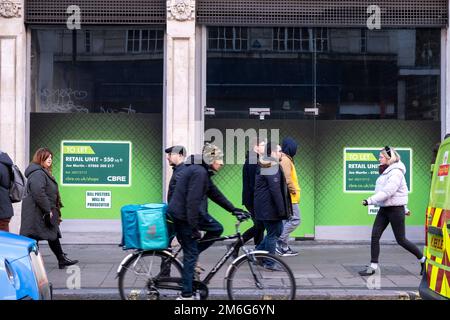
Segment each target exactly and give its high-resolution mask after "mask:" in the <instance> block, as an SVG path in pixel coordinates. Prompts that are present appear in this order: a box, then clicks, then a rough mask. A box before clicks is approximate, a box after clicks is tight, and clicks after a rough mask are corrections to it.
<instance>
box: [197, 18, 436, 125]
mask: <svg viewBox="0 0 450 320" xmlns="http://www.w3.org/2000/svg"><path fill="white" fill-rule="evenodd" d="M214 30H215V31H213V32H217V28H215V29H214ZM440 34H441V30H440V29H437V28H436V29H430V30H425V29H419V28H417V29H413V28H403V29H386V30H366V29H360V28H332V29H328V28H300V27H298V28H292V27H283V26H280V27H273V28H267V27H259V28H258V27H252V28H249V39H250V40H249V43H250V44H251V48H249V50H252V51H258V54H252V55H242V54H235V55H233V54H231V53H229V54H227V55H226V56H223V55H221V54H216V53H215V52H211V51H209V52H208V60H207V93H206V94H207V106H208V107H210V108H214V110H215V114H214V116H213V117H216V118H220V117H222V118H248V117H250V116H249V109H250V108H269V109H270V116H268V117H267V118H268V119H292V118H297V119H310V118H311V115H310V114H308V112H307V111H305V109H306V108H308V109H309V108H312V107H314V106H317V107H318V109H319V114H318V115H317V118H318V119H332V120H335V119H342V120H344V119H397V120H434V121H439V120H440V117H441V116H440V106H441V101H440V86H441V84H440V79H441V77H440V56H439V52H440V43H439V39H440ZM296 41H297V43H298V44H297V45H296V44H295V43H296ZM306 42H308V43H309V45H308V44H306ZM424 48H426V49H424ZM315 50H316V52H317V53H318V54H314V52H315ZM293 53H295V54H293ZM208 116H212V115H208Z"/></svg>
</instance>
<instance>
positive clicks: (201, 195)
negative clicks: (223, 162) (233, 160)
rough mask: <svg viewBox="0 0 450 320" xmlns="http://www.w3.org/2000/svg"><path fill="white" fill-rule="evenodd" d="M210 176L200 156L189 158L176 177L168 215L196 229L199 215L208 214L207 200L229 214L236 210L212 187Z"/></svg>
mask: <svg viewBox="0 0 450 320" xmlns="http://www.w3.org/2000/svg"><path fill="white" fill-rule="evenodd" d="M195 160H198V161H195ZM197 163H201V164H197ZM212 175H213V173H211V172H210V171H209V167H208V165H207V164H206V163H205V162H203V161H202V156H201V155H195V156H191V157H189V158H188V161H186V163H185V168H184V169H183V170H182V172H181V174H180V175H179V176H178V177H177V185H176V187H175V190H174V192H173V195H172V198H171V201H170V203H169V206H168V208H167V212H168V214H169V215H170V216H171V217H173V218H175V219H178V220H182V221H186V222H187V223H188V224H189V225H190V226H191V227H193V228H197V227H198V221H199V215H201V214H205V213H208V198H209V199H211V200H212V201H214V202H215V203H217V204H218V205H219V206H221V207H222V208H224V209H225V210H227V211H229V212H233V211H234V210H236V208H235V207H234V206H233V204H232V203H231V202H230V201H228V200H227V199H226V198H225V196H224V195H223V194H222V192H220V190H219V189H218V188H217V187H216V186H215V185H214V183H213V182H212V180H211V176H212Z"/></svg>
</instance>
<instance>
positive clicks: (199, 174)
mask: <svg viewBox="0 0 450 320" xmlns="http://www.w3.org/2000/svg"><path fill="white" fill-rule="evenodd" d="M185 166H186V168H185V169H183V171H182V173H181V175H180V176H179V177H178V178H177V185H176V187H175V191H174V193H173V196H172V198H171V200H170V203H169V207H168V208H167V212H168V214H169V215H170V216H171V217H172V218H173V219H174V222H175V230H176V234H177V239H178V240H179V241H180V244H181V247H182V249H183V271H182V278H183V281H182V282H183V289H182V294H181V296H180V297H179V298H180V299H182V300H183V299H186V300H192V299H193V297H192V281H193V277H194V268H195V264H196V262H197V259H198V256H199V254H200V253H201V252H202V251H204V250H206V249H207V248H208V247H209V246H211V245H212V242H207V243H198V242H197V240H199V239H200V237H201V234H200V230H202V231H206V234H205V235H204V237H203V238H202V240H207V239H212V238H215V237H218V236H220V235H221V234H222V232H223V227H222V225H221V224H220V223H219V222H218V221H217V220H215V219H214V218H213V217H212V216H211V215H210V214H209V213H208V198H209V199H211V200H213V201H214V202H215V203H217V204H218V205H220V206H221V207H222V208H224V209H225V210H227V211H229V212H232V213H233V214H235V215H239V214H240V213H241V212H242V211H241V210H240V209H237V208H236V207H234V206H233V204H232V203H231V202H230V201H228V200H227V199H226V198H225V196H224V195H223V194H222V192H220V190H219V189H218V188H217V187H216V186H215V185H214V183H213V181H212V180H211V176H212V175H213V174H214V173H215V172H218V171H219V170H220V169H221V167H222V166H223V154H222V152H221V150H220V149H219V148H218V147H216V146H214V145H210V144H206V145H205V147H204V148H203V156H202V155H192V156H191V157H189V158H188V160H187V161H186V162H185Z"/></svg>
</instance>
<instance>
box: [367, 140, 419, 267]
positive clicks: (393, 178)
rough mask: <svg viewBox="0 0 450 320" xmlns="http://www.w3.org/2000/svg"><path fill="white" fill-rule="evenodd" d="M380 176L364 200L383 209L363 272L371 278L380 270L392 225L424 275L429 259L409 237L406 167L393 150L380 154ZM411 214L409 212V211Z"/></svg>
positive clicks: (375, 225) (398, 240) (374, 228)
mask: <svg viewBox="0 0 450 320" xmlns="http://www.w3.org/2000/svg"><path fill="white" fill-rule="evenodd" d="M379 161H380V167H379V172H380V176H379V177H378V179H377V182H376V187H375V194H374V195H373V196H371V197H370V198H368V199H367V200H363V205H365V206H367V205H369V204H374V205H378V206H380V210H378V213H377V217H376V218H375V222H374V224H373V228H372V240H371V256H372V257H371V261H370V262H371V264H370V266H368V267H367V269H366V270H363V271H360V272H359V274H360V275H362V276H369V275H372V274H374V273H375V272H376V270H377V268H378V257H379V255H380V238H381V235H382V234H383V232H384V230H385V229H386V227H387V226H388V224H389V223H390V224H391V226H392V230H393V231H394V235H395V239H396V240H397V243H398V244H399V245H401V246H402V247H403V248H405V249H406V250H408V251H409V252H411V253H412V254H414V255H415V256H416V257H417V259H419V262H420V264H421V271H420V274H422V273H423V270H424V266H425V257H424V256H423V254H422V252H421V251H420V250H419V248H417V246H415V245H414V244H413V243H411V242H410V241H409V240H408V239H406V237H405V233H406V231H405V211H407V210H405V207H406V205H407V204H408V186H407V185H406V180H405V172H406V168H405V165H404V164H403V163H402V162H401V161H400V155H399V154H398V153H397V151H395V150H394V149H393V148H390V147H384V149H382V150H381V152H380V157H379ZM408 211H409V210H408Z"/></svg>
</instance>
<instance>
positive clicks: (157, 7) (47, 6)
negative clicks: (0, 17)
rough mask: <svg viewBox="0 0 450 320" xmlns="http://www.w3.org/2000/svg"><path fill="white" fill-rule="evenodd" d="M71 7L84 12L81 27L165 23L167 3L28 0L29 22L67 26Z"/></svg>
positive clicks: (162, 0)
mask: <svg viewBox="0 0 450 320" xmlns="http://www.w3.org/2000/svg"><path fill="white" fill-rule="evenodd" d="M71 5H76V6H79V7H80V9H81V24H165V23H166V1H165V0H107V1H105V0H95V1H92V0H27V1H26V5H25V11H26V13H25V22H26V23H33V24H66V22H67V19H68V18H69V16H70V15H71V14H69V13H67V12H66V11H67V8H68V7H69V6H71Z"/></svg>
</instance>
